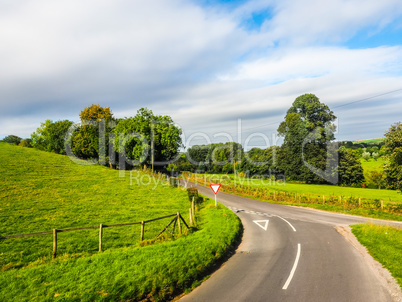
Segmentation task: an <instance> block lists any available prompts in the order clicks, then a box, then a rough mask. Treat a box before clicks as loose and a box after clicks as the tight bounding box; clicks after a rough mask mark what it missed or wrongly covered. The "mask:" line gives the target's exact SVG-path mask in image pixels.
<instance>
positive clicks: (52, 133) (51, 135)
mask: <svg viewBox="0 0 402 302" xmlns="http://www.w3.org/2000/svg"><path fill="white" fill-rule="evenodd" d="M72 124H73V122H71V121H69V120H63V121H56V122H54V121H52V120H46V121H45V122H44V123H41V125H40V127H39V128H37V129H36V132H34V133H32V134H31V145H32V147H34V148H37V149H39V150H44V151H48V152H54V153H58V154H66V147H65V136H66V134H67V131H68V129H69V128H70V127H71V125H72Z"/></svg>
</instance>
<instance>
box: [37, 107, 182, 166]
mask: <svg viewBox="0 0 402 302" xmlns="http://www.w3.org/2000/svg"><path fill="white" fill-rule="evenodd" d="M80 119H81V123H79V124H74V123H73V122H72V121H68V120H63V121H51V120H47V121H45V122H44V123H42V124H41V126H40V127H39V128H38V129H37V130H36V132H34V133H33V134H32V135H31V145H32V147H34V148H37V149H40V150H44V151H49V152H55V153H58V154H68V155H70V156H74V157H78V158H80V159H84V160H92V161H94V162H98V163H99V164H104V165H109V164H110V165H113V166H119V167H120V168H126V166H127V165H131V166H134V165H136V164H139V163H141V164H147V165H151V164H152V163H156V164H159V165H162V166H163V165H166V162H168V161H170V160H172V159H173V160H174V159H175V158H176V157H177V156H178V155H179V151H178V150H179V148H180V147H181V146H182V142H181V133H182V132H181V129H180V128H178V127H177V126H175V124H174V122H173V120H172V119H171V118H170V117H169V116H160V115H154V114H153V112H152V111H151V110H148V109H146V108H141V109H139V110H138V111H137V114H136V115H135V116H134V117H128V118H127V117H126V118H121V119H116V118H115V117H114V116H113V113H112V111H111V109H110V107H101V106H99V105H92V106H90V107H87V108H85V109H84V110H82V111H81V113H80Z"/></svg>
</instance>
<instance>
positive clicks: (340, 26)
mask: <svg viewBox="0 0 402 302" xmlns="http://www.w3.org/2000/svg"><path fill="white" fill-rule="evenodd" d="M275 12H276V14H275V17H274V18H273V19H272V20H269V21H266V22H265V24H264V25H263V29H264V30H265V31H268V32H270V34H271V38H272V39H273V40H275V41H279V42H281V43H291V44H306V43H315V42H322V41H330V42H342V41H344V40H345V39H349V38H351V37H353V35H355V34H356V33H357V32H358V31H359V30H361V29H362V28H365V27H367V26H369V27H373V28H376V29H380V28H383V27H385V26H386V25H387V24H389V23H391V22H392V21H393V20H395V19H397V18H398V17H400V15H401V13H402V3H401V2H400V1H399V0H384V1H377V0H367V1H362V0H326V1H314V0H300V1H293V0H278V1H277V3H276V5H275Z"/></svg>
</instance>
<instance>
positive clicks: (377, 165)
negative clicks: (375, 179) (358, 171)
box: [360, 157, 384, 180]
mask: <svg viewBox="0 0 402 302" xmlns="http://www.w3.org/2000/svg"><path fill="white" fill-rule="evenodd" d="M360 161H361V163H362V168H363V175H364V178H365V179H366V180H367V179H369V178H368V175H369V173H370V172H371V171H377V172H380V173H382V172H383V171H384V168H383V166H384V160H383V159H382V158H381V157H380V158H378V159H377V160H374V159H373V158H370V159H369V160H368V161H366V160H365V159H362V158H361V159H360Z"/></svg>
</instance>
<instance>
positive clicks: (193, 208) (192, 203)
mask: <svg viewBox="0 0 402 302" xmlns="http://www.w3.org/2000/svg"><path fill="white" fill-rule="evenodd" d="M191 211H192V213H193V223H194V225H196V222H195V203H194V197H193V201H192V202H191Z"/></svg>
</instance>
